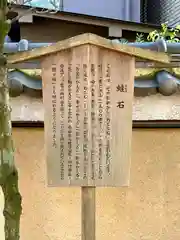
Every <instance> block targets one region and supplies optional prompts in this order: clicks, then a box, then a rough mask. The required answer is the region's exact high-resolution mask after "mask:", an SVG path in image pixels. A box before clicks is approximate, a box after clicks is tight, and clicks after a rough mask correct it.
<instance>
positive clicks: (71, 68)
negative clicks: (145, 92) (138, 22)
mask: <svg viewBox="0 0 180 240" xmlns="http://www.w3.org/2000/svg"><path fill="white" fill-rule="evenodd" d="M135 57H140V58H145V59H148V60H151V61H152V60H154V61H157V62H161V63H168V62H169V58H168V56H167V55H166V54H164V53H157V52H153V51H150V50H144V49H140V48H133V47H130V46H127V45H125V44H115V43H112V42H111V41H109V40H107V39H104V38H101V37H98V36H96V35H93V34H83V35H80V36H77V37H74V38H71V39H67V40H64V41H61V42H58V43H56V44H54V45H52V46H48V47H44V48H40V49H34V50H32V51H29V52H23V53H19V54H15V56H13V55H12V56H9V58H8V63H9V64H11V63H18V62H22V61H27V60H31V59H33V58H41V64H42V79H43V100H44V108H45V145H46V155H47V170H48V185H49V186H55V187H57V186H127V185H128V184H129V169H130V158H131V135H132V101H133V89H134V84H133V81H134V74H135Z"/></svg>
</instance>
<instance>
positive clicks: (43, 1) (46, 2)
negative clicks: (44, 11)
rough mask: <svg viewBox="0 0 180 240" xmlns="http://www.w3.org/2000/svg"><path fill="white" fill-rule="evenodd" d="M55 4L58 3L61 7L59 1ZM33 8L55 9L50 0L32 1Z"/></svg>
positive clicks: (56, 0)
mask: <svg viewBox="0 0 180 240" xmlns="http://www.w3.org/2000/svg"><path fill="white" fill-rule="evenodd" d="M53 1H54V0H53ZM55 2H56V3H57V5H59V4H58V3H59V0H55ZM27 5H29V4H27ZM31 6H34V7H43V8H50V9H54V7H53V6H52V4H51V3H50V1H49V0H32V1H31Z"/></svg>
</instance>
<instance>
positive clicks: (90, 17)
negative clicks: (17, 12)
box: [12, 4, 161, 32]
mask: <svg viewBox="0 0 180 240" xmlns="http://www.w3.org/2000/svg"><path fill="white" fill-rule="evenodd" d="M12 7H14V8H15V9H23V10H26V9H29V8H30V7H29V6H25V5H17V4H13V5H12ZM36 9H37V10H42V8H40V7H39V8H36ZM49 15H51V18H52V14H48V13H45V14H42V15H39V17H44V16H47V17H50V16H49ZM54 15H56V16H58V15H59V16H62V15H63V16H66V17H68V16H69V17H79V18H84V19H87V20H92V21H100V22H109V23H110V24H119V25H122V28H123V25H124V26H125V27H126V26H127V25H129V26H133V27H137V29H136V31H138V28H139V32H141V29H142V28H144V29H145V28H146V29H147V30H148V29H150V31H151V30H152V29H153V30H154V29H159V28H160V27H161V26H160V25H156V24H147V23H138V22H131V21H124V20H119V19H112V18H107V17H98V16H93V15H88V14H81V13H73V12H67V11H58V12H57V13H55V14H54ZM56 19H57V18H56ZM92 25H93V22H92ZM124 29H126V28H124ZM128 30H130V29H128ZM147 32H148V31H147Z"/></svg>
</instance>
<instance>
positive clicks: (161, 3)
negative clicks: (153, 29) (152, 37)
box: [141, 0, 180, 27]
mask: <svg viewBox="0 0 180 240" xmlns="http://www.w3.org/2000/svg"><path fill="white" fill-rule="evenodd" d="M141 21H142V22H144V23H151V24H158V25H159V24H161V23H165V22H168V25H169V26H171V27H174V26H176V25H177V24H180V0H149V1H148V0H142V2H141Z"/></svg>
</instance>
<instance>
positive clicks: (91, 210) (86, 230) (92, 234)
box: [81, 187, 96, 240]
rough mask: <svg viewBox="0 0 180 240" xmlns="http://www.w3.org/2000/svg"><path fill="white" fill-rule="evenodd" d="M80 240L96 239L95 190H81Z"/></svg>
mask: <svg viewBox="0 0 180 240" xmlns="http://www.w3.org/2000/svg"><path fill="white" fill-rule="evenodd" d="M81 228H82V229H81V232H82V238H81V239H82V240H95V239H96V188H95V187H82V188H81Z"/></svg>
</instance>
